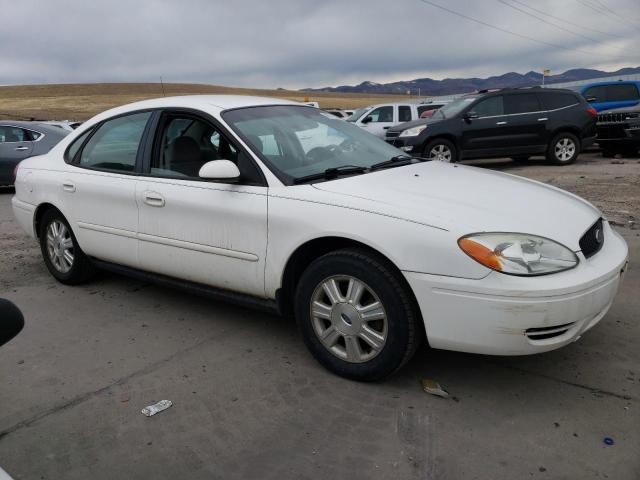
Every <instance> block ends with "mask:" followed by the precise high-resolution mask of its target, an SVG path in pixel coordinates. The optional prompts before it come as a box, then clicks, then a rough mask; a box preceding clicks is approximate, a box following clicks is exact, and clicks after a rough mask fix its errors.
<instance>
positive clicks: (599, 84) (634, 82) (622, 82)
mask: <svg viewBox="0 0 640 480" xmlns="http://www.w3.org/2000/svg"><path fill="white" fill-rule="evenodd" d="M629 84H632V85H640V80H609V81H608V82H594V83H587V84H586V85H581V86H580V90H584V89H586V88H590V87H604V86H607V85H629Z"/></svg>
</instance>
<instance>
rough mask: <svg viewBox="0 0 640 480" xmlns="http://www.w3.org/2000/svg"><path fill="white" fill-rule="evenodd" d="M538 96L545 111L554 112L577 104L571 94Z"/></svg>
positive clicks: (561, 93)
mask: <svg viewBox="0 0 640 480" xmlns="http://www.w3.org/2000/svg"><path fill="white" fill-rule="evenodd" d="M539 95H540V98H541V99H542V103H543V106H544V108H545V109H546V110H555V109H557V108H563V107H568V106H570V105H576V104H577V103H579V100H578V99H577V98H576V96H575V95H573V94H571V93H563V92H542V93H540V94H539Z"/></svg>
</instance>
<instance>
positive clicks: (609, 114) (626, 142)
mask: <svg viewBox="0 0 640 480" xmlns="http://www.w3.org/2000/svg"><path fill="white" fill-rule="evenodd" d="M597 129H598V145H600V148H601V149H602V155H603V156H605V157H612V156H614V155H615V154H616V153H622V154H630V155H632V156H633V155H636V154H637V153H638V150H639V149H640V105H636V106H635V107H626V108H616V109H615V110H605V111H604V112H600V113H599V114H598V124H597Z"/></svg>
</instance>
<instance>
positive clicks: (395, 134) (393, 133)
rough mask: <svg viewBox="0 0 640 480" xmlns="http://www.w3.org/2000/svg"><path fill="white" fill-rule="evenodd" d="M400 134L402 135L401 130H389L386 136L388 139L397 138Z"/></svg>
mask: <svg viewBox="0 0 640 480" xmlns="http://www.w3.org/2000/svg"><path fill="white" fill-rule="evenodd" d="M398 135H400V132H389V131H387V133H386V135H385V138H386V139H390V138H396V137H397V136H398Z"/></svg>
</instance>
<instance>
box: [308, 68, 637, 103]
mask: <svg viewBox="0 0 640 480" xmlns="http://www.w3.org/2000/svg"><path fill="white" fill-rule="evenodd" d="M636 73H640V67H626V68H621V69H620V70H617V71H615V72H603V71H602V70H594V69H589V68H575V69H572V70H567V71H566V72H564V73H561V74H558V75H550V76H548V77H547V78H546V79H545V84H553V83H562V82H573V81H576V80H589V79H597V78H600V77H608V76H615V75H629V74H636ZM541 83H542V74H541V73H538V72H534V71H531V72H527V73H525V74H524V75H523V74H521V73H516V72H509V73H505V74H503V75H498V76H493V77H489V78H445V79H444V80H434V79H432V78H416V79H415V80H406V81H399V82H391V83H376V82H369V81H366V82H362V83H361V84H359V85H340V86H338V87H324V88H305V89H303V91H305V92H340V93H374V94H387V93H397V94H406V93H407V91H411V93H412V94H413V95H416V94H418V89H419V91H420V95H422V96H440V95H452V94H456V93H467V92H473V91H475V90H483V89H487V88H504V87H532V86H535V85H540V84H541Z"/></svg>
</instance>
